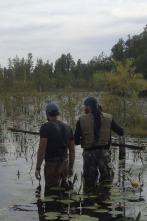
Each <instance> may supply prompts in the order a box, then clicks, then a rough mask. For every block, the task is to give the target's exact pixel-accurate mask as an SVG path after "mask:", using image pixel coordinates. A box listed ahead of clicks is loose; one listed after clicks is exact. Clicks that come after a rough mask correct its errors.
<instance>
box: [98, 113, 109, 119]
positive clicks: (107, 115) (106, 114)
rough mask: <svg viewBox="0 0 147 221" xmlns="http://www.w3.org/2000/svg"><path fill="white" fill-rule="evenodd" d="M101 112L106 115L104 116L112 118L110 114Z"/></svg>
mask: <svg viewBox="0 0 147 221" xmlns="http://www.w3.org/2000/svg"><path fill="white" fill-rule="evenodd" d="M101 114H102V115H103V116H104V117H106V118H111V119H112V114H109V113H105V112H101Z"/></svg>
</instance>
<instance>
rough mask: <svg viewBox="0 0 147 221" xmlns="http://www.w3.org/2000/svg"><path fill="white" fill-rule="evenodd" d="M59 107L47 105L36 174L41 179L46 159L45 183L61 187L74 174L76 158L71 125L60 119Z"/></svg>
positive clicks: (41, 131)
mask: <svg viewBox="0 0 147 221" xmlns="http://www.w3.org/2000/svg"><path fill="white" fill-rule="evenodd" d="M58 115H59V107H58V105H57V104H55V103H50V104H48V105H47V106H46V116H47V120H48V122H47V123H44V124H43V125H42V126H41V128H40V143H39V148H38V154H37V163H36V171H35V176H36V179H38V180H40V179H41V176H40V169H41V164H42V162H43V160H44V159H45V166H44V175H45V184H46V185H52V186H58V187H61V185H63V184H64V183H66V180H67V178H68V177H69V176H72V175H73V165H74V159H75V147H74V137H73V132H72V129H71V127H70V126H69V125H67V124H65V123H64V122H62V121H60V120H59V119H58Z"/></svg>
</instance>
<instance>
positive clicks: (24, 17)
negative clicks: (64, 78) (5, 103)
mask: <svg viewBox="0 0 147 221" xmlns="http://www.w3.org/2000/svg"><path fill="white" fill-rule="evenodd" d="M146 24H147V0H31V1H30V0H1V1H0V64H1V66H2V67H4V66H7V65H8V58H11V59H13V58H15V57H16V55H17V56H18V57H19V58H20V59H21V58H25V59H27V55H28V53H29V52H31V53H32V55H33V60H34V62H36V60H37V58H42V59H43V61H44V62H46V61H47V60H49V61H50V62H54V61H55V60H57V59H58V58H59V57H60V56H61V55H62V54H67V53H70V54H71V55H72V57H73V59H74V60H75V61H77V60H78V59H81V60H82V61H83V62H87V61H89V60H91V59H92V58H93V57H94V56H99V55H100V54H101V52H104V53H105V54H106V55H110V52H111V48H112V47H113V45H114V44H116V43H117V41H118V39H119V38H123V39H124V40H126V39H127V38H128V34H130V35H131V36H133V35H135V34H137V35H138V34H140V33H141V32H143V28H144V27H145V25H146Z"/></svg>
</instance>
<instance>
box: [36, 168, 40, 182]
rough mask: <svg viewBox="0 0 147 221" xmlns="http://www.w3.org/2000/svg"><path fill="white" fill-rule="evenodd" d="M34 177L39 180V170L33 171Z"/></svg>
mask: <svg viewBox="0 0 147 221" xmlns="http://www.w3.org/2000/svg"><path fill="white" fill-rule="evenodd" d="M35 177H36V179H37V180H39V181H40V180H41V175H40V170H36V171H35Z"/></svg>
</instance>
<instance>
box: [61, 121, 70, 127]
mask: <svg viewBox="0 0 147 221" xmlns="http://www.w3.org/2000/svg"><path fill="white" fill-rule="evenodd" d="M58 122H59V123H60V124H61V125H63V126H65V127H70V125H69V124H68V123H65V122H63V121H61V120H58Z"/></svg>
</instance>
